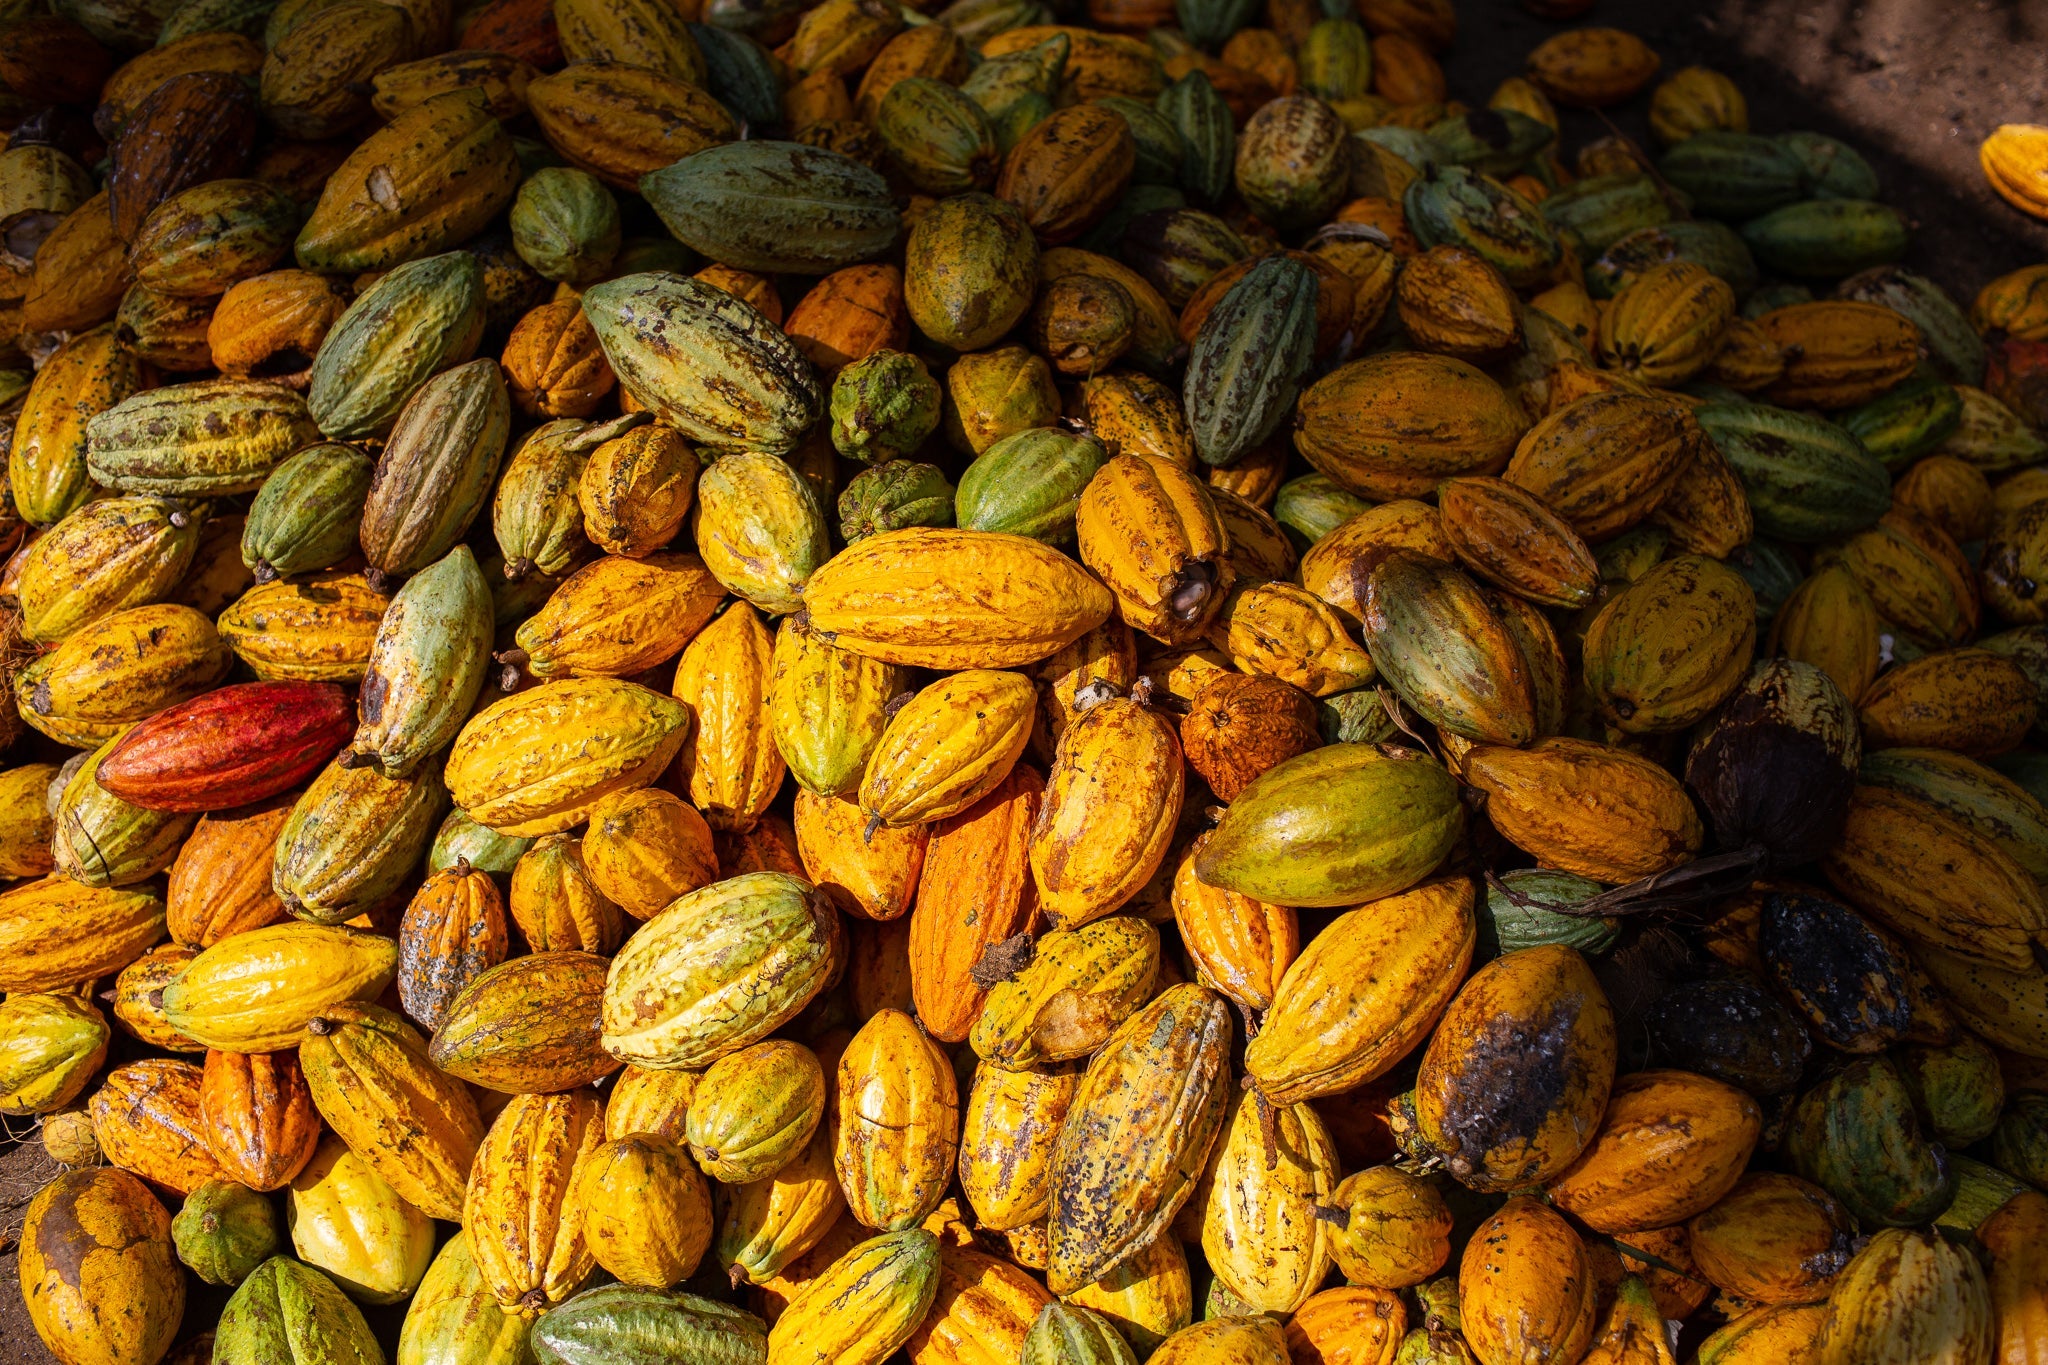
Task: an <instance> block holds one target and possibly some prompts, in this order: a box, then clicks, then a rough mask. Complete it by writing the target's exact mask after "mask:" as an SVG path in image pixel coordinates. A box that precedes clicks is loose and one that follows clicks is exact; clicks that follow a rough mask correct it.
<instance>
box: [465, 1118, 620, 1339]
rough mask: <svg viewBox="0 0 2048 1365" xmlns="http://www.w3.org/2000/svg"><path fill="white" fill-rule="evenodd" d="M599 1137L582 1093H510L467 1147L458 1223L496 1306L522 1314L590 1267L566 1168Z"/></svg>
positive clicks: (534, 1311) (549, 1300)
mask: <svg viewBox="0 0 2048 1365" xmlns="http://www.w3.org/2000/svg"><path fill="white" fill-rule="evenodd" d="M603 1140H604V1101H603V1100H601V1099H599V1098H598V1097H597V1094H596V1092H594V1091H590V1090H571V1091H568V1092H566V1093H563V1094H559V1095H516V1096H514V1097H513V1099H512V1102H511V1103H509V1104H507V1105H506V1106H505V1107H504V1109H503V1110H501V1111H499V1114H498V1117H497V1118H496V1119H494V1120H492V1122H491V1127H490V1131H489V1132H487V1133H485V1134H484V1139H483V1142H482V1144H481V1145H480V1146H479V1147H478V1148H477V1158H476V1164H475V1166H474V1167H472V1168H471V1170H470V1175H469V1182H468V1185H467V1186H466V1187H465V1189H464V1191H463V1200H462V1227H463V1231H465V1232H466V1233H468V1234H469V1240H470V1247H471V1251H472V1254H473V1255H474V1256H475V1257H476V1264H477V1270H478V1272H479V1273H480V1274H481V1275H482V1276H483V1281H484V1284H485V1285H486V1286H488V1287H489V1289H490V1291H491V1293H492V1294H493V1295H495V1296H496V1297H497V1300H498V1305H499V1306H500V1307H501V1308H504V1309H506V1310H508V1311H512V1312H517V1313H519V1314H521V1315H522V1316H524V1317H527V1318H529V1319H531V1318H534V1317H538V1316H539V1315H540V1314H541V1313H543V1312H545V1311H546V1310H547V1309H548V1308H549V1307H551V1306H553V1305H555V1304H558V1303H560V1302H562V1301H563V1300H564V1299H566V1298H568V1297H569V1296H570V1295H571V1294H573V1293H575V1292H576V1290H577V1289H578V1288H579V1287H580V1286H581V1285H582V1283H583V1281H584V1280H585V1279H587V1278H588V1277H589V1275H590V1272H591V1271H592V1270H593V1269H594V1268H595V1266H596V1258H595V1257H593V1256H592V1255H591V1254H590V1248H589V1246H588V1245H587V1244H586V1243H585V1241H584V1238H583V1217H582V1209H581V1208H580V1206H578V1205H577V1204H576V1203H575V1202H574V1201H573V1200H571V1198H570V1192H571V1188H572V1181H573V1178H574V1175H575V1170H576V1165H577V1163H578V1162H579V1161H581V1160H582V1159H583V1158H585V1157H586V1156H587V1155H588V1154H589V1153H590V1152H592V1151H593V1150H594V1149H595V1148H596V1147H597V1146H598V1145H599V1144H600V1143H601V1142H602V1141H603Z"/></svg>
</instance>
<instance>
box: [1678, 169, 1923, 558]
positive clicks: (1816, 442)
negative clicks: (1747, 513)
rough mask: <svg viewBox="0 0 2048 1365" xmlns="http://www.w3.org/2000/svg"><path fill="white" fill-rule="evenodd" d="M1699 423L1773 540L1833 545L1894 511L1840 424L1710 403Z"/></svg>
mask: <svg viewBox="0 0 2048 1365" xmlns="http://www.w3.org/2000/svg"><path fill="white" fill-rule="evenodd" d="M1695 136H1704V134H1696V135H1695ZM1692 140H1693V139H1691V138H1688V139H1686V141H1688V142H1690V141H1692ZM1679 145H1680V146H1684V145H1685V144H1684V143H1680V144H1679ZM1695 416H1696V417H1697V418H1698V419H1699V424H1700V429H1701V430H1702V431H1704V432H1706V433H1707V436H1708V437H1709V438H1710V439H1711V440H1712V441H1713V442H1714V445H1715V446H1716V448H1718V449H1719V450H1720V452H1721V454H1722V455H1723V456H1724V457H1725V458H1726V459H1727V461H1728V463H1729V464H1730V465H1732V466H1733V467H1734V469H1735V473H1736V475H1737V476H1738V477H1739V478H1740V479H1741V480H1742V488H1743V491H1744V492H1745V493H1747V494H1748V495H1749V506H1750V510H1751V512H1752V513H1754V515H1755V517H1756V528H1757V530H1759V531H1761V532H1763V533H1764V534H1765V535H1767V536H1772V537H1775V538H1776V539H1779V540H1789V541H1795V542H1801V543H1806V542H1812V541H1817V540H1827V539H1829V538H1831V537H1834V536H1841V535H1847V534H1849V533H1850V532H1852V531H1860V530H1862V529H1863V528H1864V527H1866V526H1869V525H1871V524H1873V523H1874V522H1876V520H1877V519H1878V518H1879V517H1880V516H1882V515H1884V512H1885V509H1886V508H1887V507H1889V506H1890V505H1891V478H1890V476H1889V475H1887V474H1886V473H1885V468H1884V465H1883V464H1881V463H1879V461H1878V460H1877V458H1876V457H1875V456H1873V455H1872V454H1871V453H1870V452H1869V451H1867V450H1865V449H1864V448H1863V445H1862V443H1861V442H1860V441H1858V440H1857V439H1856V438H1855V437H1854V436H1853V435H1851V434H1850V433H1849V432H1847V431H1845V430H1843V429H1842V428H1841V427H1839V426H1837V425H1835V424H1834V423H1833V422H1829V421H1826V420H1824V419H1822V418H1819V417H1814V416H1811V415H1809V414H1807V413H1803V412H1790V411H1787V410H1786V409H1784V408H1773V407H1767V406H1765V405H1763V404H1761V403H1709V404H1708V405H1706V406H1705V407H1703V408H1700V409H1699V410H1698V411H1697V413H1695Z"/></svg>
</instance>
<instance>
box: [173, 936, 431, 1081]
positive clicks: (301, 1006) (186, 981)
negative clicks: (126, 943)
mask: <svg viewBox="0 0 2048 1365" xmlns="http://www.w3.org/2000/svg"><path fill="white" fill-rule="evenodd" d="M397 970H398V945H397V944H395V943H393V942H392V941H391V940H390V939H388V938H381V937H379V936H378V935H375V934H371V933H366V932H364V931H362V930H360V929H350V928H346V927H343V926H341V925H324V924H305V923H301V922H297V921H294V922H291V923H287V924H274V925H271V926H269V927H267V928H263V929H251V930H249V931H247V932H245V933H240V934H236V935H234V936H233V937H231V938H227V939H223V940H221V941H220V942H219V943H216V944H215V945H214V946H213V947H211V948H208V949H207V950H206V951H205V952H202V953H201V954H199V956H198V957H196V958H194V959H193V960H192V962H191V963H190V964H189V965H188V966H187V967H186V968H185V970H184V971H182V972H180V973H179V974H178V976H177V978H176V979H175V980H173V981H172V982H171V984H170V985H169V986H167V987H165V988H164V995H163V1010H164V1020H165V1022H166V1023H168V1024H169V1025H170V1026H171V1027H172V1028H174V1029H176V1030H177V1031H178V1032H179V1033H182V1034H184V1035H185V1036H186V1037H188V1038H191V1039H192V1040H193V1041H195V1042H198V1043H203V1044H205V1045H206V1046H207V1047H211V1048H218V1049H220V1050H221V1051H223V1052H277V1051H280V1050H282V1049H284V1048H288V1047H296V1046H298V1044H299V1043H300V1042H302V1041H303V1040H304V1038H305V1035H306V1031H307V1029H308V1026H309V1025H310V1024H311V1023H312V1021H314V1020H316V1019H319V1018H322V1017H323V1016H324V1014H325V1012H326V1011H327V1010H328V1009H329V1008H330V1007H332V1006H336V1005H340V1004H343V1003H345V1002H348V1001H354V1000H365V999H374V998H375V997H376V996H377V995H379V994H380V993H381V992H382V991H383V989H384V988H385V987H386V986H388V985H390V984H391V980H392V978H393V976H394V975H395V974H396V973H397Z"/></svg>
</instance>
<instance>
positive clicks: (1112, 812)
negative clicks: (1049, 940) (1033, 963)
mask: <svg viewBox="0 0 2048 1365" xmlns="http://www.w3.org/2000/svg"><path fill="white" fill-rule="evenodd" d="M1183 773H1184V768H1183V764H1182V759H1181V749H1180V744H1179V742H1178V741H1177V740H1176V739H1175V738H1174V736H1173V732H1172V727H1171V726H1169V725H1168V724H1167V722H1166V721H1165V719H1164V718H1163V717H1161V716H1159V715H1158V714H1157V713H1155V712H1153V711H1151V710H1150V709H1149V708H1147V707H1145V706H1143V705H1142V704H1140V703H1138V702H1136V701H1131V700H1126V699H1121V698H1111V699H1110V700H1107V701H1104V702H1101V703H1099V704H1098V705H1096V706H1094V707H1092V708H1090V709H1089V710H1087V711H1085V712H1083V713H1082V714H1081V715H1080V717H1079V718H1077V719H1076V720H1075V721H1074V722H1073V723H1072V724H1070V725H1068V726H1067V728H1066V730H1065V731H1064V732H1063V733H1062V734H1061V736H1060V739H1059V746H1058V749H1057V751H1056V753H1055V755H1054V758H1053V764H1052V768H1051V771H1050V772H1049V773H1048V774H1047V777H1046V794H1045V801H1044V804H1042V805H1041V806H1040V807H1039V813H1038V819H1037V821H1036V823H1035V825H1034V827H1033V830H1032V839H1031V871H1032V877H1033V880H1035V881H1036V882H1037V883H1038V900H1039V906H1040V908H1041V909H1042V910H1043V911H1044V912H1045V915H1046V918H1047V919H1048V920H1049V921H1050V922H1051V924H1052V926H1053V927H1054V928H1056V929H1072V928H1076V927H1078V926H1080V925H1083V924H1086V923H1088V922H1090V921H1091V920H1096V919H1100V918H1101V917H1102V916H1104V915H1107V914H1111V913H1113V912H1114V911H1115V910H1116V909H1117V908H1118V907H1119V906H1121V905H1122V904H1123V903H1124V902H1125V901H1127V900H1129V899H1130V898H1131V897H1132V896H1133V895H1135V894H1137V892H1138V889H1139V888H1140V887H1142V886H1143V885H1144V884H1145V883H1146V882H1147V881H1149V880H1150V879H1151V877H1152V874H1153V873H1154V872H1156V871H1157V870H1158V869H1159V866H1160V864H1161V863H1162V862H1163V861H1164V859H1165V857H1166V850H1167V845H1168V844H1169V843H1170V842H1171V840H1172V837H1173V831H1174V828H1175V826H1176V824H1177V823H1178V821H1179V819H1180V807H1181V795H1182V790H1183V787H1184V785H1185V779H1184V776H1183Z"/></svg>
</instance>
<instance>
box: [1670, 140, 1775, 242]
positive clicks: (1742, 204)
mask: <svg viewBox="0 0 2048 1365" xmlns="http://www.w3.org/2000/svg"><path fill="white" fill-rule="evenodd" d="M1657 170H1658V172H1659V173H1660V174H1661V175H1662V176H1663V177H1664V178H1665V179H1666V180H1668V181H1670V182H1671V183H1672V184H1673V185H1675V186H1677V187H1678V188H1679V189H1681V190H1683V191H1684V192H1685V193H1686V194H1687V195H1689V196H1691V198H1692V204H1693V207H1694V209H1696V210H1697V211H1699V212H1700V213H1704V214H1706V215H1707V216H1708V217H1709V218H1725V219H1737V220H1739V219H1745V218H1754V217H1756V216H1757V215H1758V214H1762V213H1769V212H1770V211H1771V210H1772V209H1775V208H1779V207H1781V206H1783V205H1785V204H1789V203H1792V202H1793V201H1794V200H1796V199H1798V198H1799V197H1800V196H1801V195H1803V194H1804V193H1805V192H1806V188H1805V174H1806V173H1805V168H1804V167H1802V166H1801V165H1800V164H1799V159H1798V158H1797V157H1795V156H1793V155H1792V153H1791V152H1790V151H1788V150H1787V149H1786V148H1785V147H1783V146H1782V145H1780V144H1779V143H1778V142H1775V141H1773V140H1772V139H1770V138H1767V137H1759V136H1757V135H1755V134H1753V133H1736V132H1729V131H1726V130H1724V129H1718V128H1714V129H1707V130H1705V131H1702V132H1698V133H1694V134H1693V135H1692V136H1691V137H1689V138H1686V139H1685V140H1684V141H1682V142H1679V143H1676V144H1674V145H1673V146H1672V147H1671V148H1670V149H1669V150H1668V151H1666V152H1665V153H1664V155H1663V156H1662V157H1661V158H1659V159H1658V162H1657Z"/></svg>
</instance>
